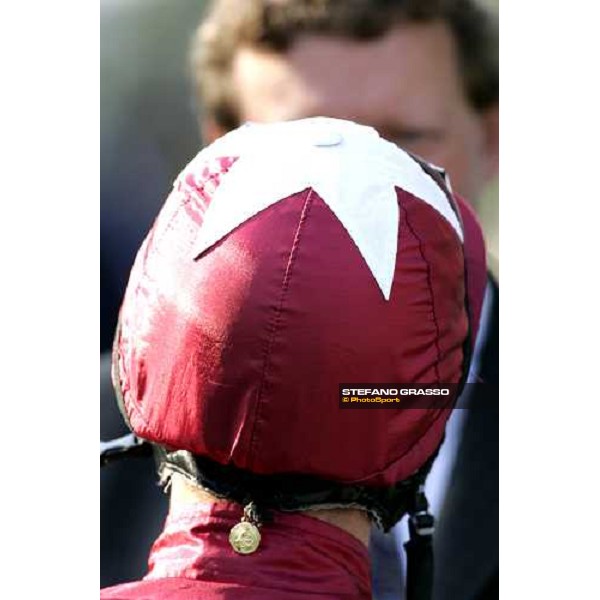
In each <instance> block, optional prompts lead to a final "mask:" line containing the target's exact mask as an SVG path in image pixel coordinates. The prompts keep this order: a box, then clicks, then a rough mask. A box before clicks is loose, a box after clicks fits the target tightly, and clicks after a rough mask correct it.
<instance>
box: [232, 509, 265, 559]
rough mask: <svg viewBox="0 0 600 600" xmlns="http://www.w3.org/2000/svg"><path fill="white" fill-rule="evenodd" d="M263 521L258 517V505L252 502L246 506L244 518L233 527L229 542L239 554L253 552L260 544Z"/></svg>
mask: <svg viewBox="0 0 600 600" xmlns="http://www.w3.org/2000/svg"><path fill="white" fill-rule="evenodd" d="M260 525H261V522H260V519H259V517H258V513H257V510H256V505H255V504H254V502H250V503H249V504H247V505H246V506H245V507H244V516H243V517H242V520H241V521H240V522H239V523H238V524H237V525H234V526H233V527H232V528H231V531H230V532H229V543H230V544H231V547H232V548H233V549H234V550H235V551H236V552H237V553H238V554H252V553H253V552H255V551H256V549H257V548H258V545H259V544H260V531H258V528H259V527H260Z"/></svg>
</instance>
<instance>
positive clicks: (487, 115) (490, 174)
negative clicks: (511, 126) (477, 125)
mask: <svg viewBox="0 0 600 600" xmlns="http://www.w3.org/2000/svg"><path fill="white" fill-rule="evenodd" d="M499 112H500V111H499V107H498V104H494V105H492V106H490V107H488V108H486V109H485V110H484V111H483V112H482V113H481V122H482V127H483V136H484V140H483V141H484V147H485V153H486V167H485V168H486V173H485V176H486V180H487V181H488V182H489V181H491V180H492V179H494V178H496V177H497V176H498V167H499V161H500V160H499V149H498V145H499V141H500V134H499V120H500V114H499Z"/></svg>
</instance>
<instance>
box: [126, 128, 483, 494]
mask: <svg viewBox="0 0 600 600" xmlns="http://www.w3.org/2000/svg"><path fill="white" fill-rule="evenodd" d="M457 206H459V208H457ZM463 221H464V222H465V223H463ZM467 221H468V223H467ZM465 236H466V237H467V239H465ZM465 255H467V256H466V261H465ZM483 257H484V250H483V240H482V237H481V232H480V229H479V226H478V225H477V223H476V221H475V220H474V217H473V215H472V214H471V213H465V212H464V203H462V201H461V200H460V199H457V198H456V197H453V196H452V194H451V193H450V192H448V190H447V189H445V186H444V185H443V184H440V182H439V181H437V180H436V179H434V178H433V177H432V176H431V174H428V173H427V172H426V171H425V170H424V169H423V168H422V166H421V164H420V163H419V162H417V161H416V160H415V159H413V158H412V157H411V156H410V155H409V154H407V153H405V152H404V151H402V150H401V149H399V148H398V147H396V146H395V145H393V144H391V143H390V142H387V141H385V140H383V139H382V138H380V137H379V135H378V134H377V132H376V131H375V130H373V129H371V128H368V127H364V126H360V125H357V124H355V123H352V122H349V121H340V120H335V119H326V118H316V119H305V120H301V121H293V122H287V123H278V124H268V125H267V124H264V125H262V124H261V125H258V124H250V125H245V126H243V127H241V128H239V129H237V130H235V131H234V132H232V133H230V134H228V135H226V136H224V137H223V138H221V139H220V140H218V141H217V142H215V143H214V144H213V145H211V146H209V147H208V148H206V149H205V150H203V151H202V152H201V153H200V154H199V155H198V156H197V157H196V158H195V159H194V160H193V161H192V162H191V163H190V164H189V165H188V166H187V167H186V168H185V169H184V171H183V172H182V173H181V174H180V176H179V177H178V178H177V180H176V182H175V184H174V188H173V191H172V192H171V194H170V195H169V197H168V199H167V201H166V203H165V205H164V207H163V209H162V210H161V212H160V214H159V216H158V218H157V220H156V222H155V224H154V226H153V228H152V230H151V231H150V233H149V234H148V236H147V238H146V239H145V241H144V243H143V245H142V247H141V249H140V251H139V253H138V255H137V258H136V260H135V264H134V266H133V269H132V272H131V276H130V280H129V284H128V287H127V291H126V294H125V298H124V302H123V305H122V308H121V314H120V327H119V331H118V333H117V337H116V340H115V363H116V364H115V366H116V368H115V371H114V373H115V378H116V380H117V381H116V384H117V385H118V387H119V388H120V391H121V394H122V398H123V408H124V411H125V413H126V416H127V418H128V421H129V424H130V426H131V428H132V429H133V431H134V432H135V433H136V434H137V435H138V436H139V437H141V438H143V439H146V440H148V441H151V442H154V443H158V444H161V445H164V446H166V447H168V448H170V449H181V450H188V451H190V452H192V453H194V454H197V455H200V456H205V457H209V458H211V459H212V460H214V461H216V462H218V463H221V464H233V465H235V466H236V467H238V468H242V469H246V470H248V471H250V472H253V473H256V474H275V473H278V474H280V473H299V474H306V475H315V476H318V477H322V478H325V479H328V480H331V481H335V482H339V483H348V484H350V483H353V484H363V485H367V486H388V485H392V484H394V483H396V482H398V481H401V480H403V479H405V478H406V477H408V476H409V475H411V474H412V473H414V472H415V471H416V470H417V469H418V468H419V467H420V466H422V465H423V464H424V463H425V462H426V460H427V459H428V458H429V457H430V456H431V455H432V454H433V453H434V452H435V451H436V449H437V448H438V446H439V444H440V442H441V440H442V436H443V431H444V426H445V423H446V421H447V418H448V416H449V413H450V409H451V406H437V407H435V408H433V407H432V408H422V409H414V408H412V409H402V408H395V409H370V410H352V409H348V410H343V409H340V407H339V397H338V385H339V384H340V383H342V382H358V381H360V382H365V381H367V382H374V383H377V382H397V383H424V384H432V383H444V384H448V383H458V382H459V381H460V380H461V379H462V377H463V372H464V370H465V368H466V362H467V361H466V360H465V348H467V345H468V344H469V343H470V340H469V337H468V336H469V328H470V329H471V337H473V338H474V335H473V333H474V330H475V329H476V324H477V322H478V318H479V316H478V315H479V311H480V309H481V300H482V298H483V288H484V285H485V283H484V282H485V260H484V258H483ZM465 262H466V263H467V265H469V264H470V263H472V264H473V265H474V269H473V270H474V271H475V272H476V276H472V277H471V276H470V280H469V282H467V280H466V270H465ZM467 287H468V290H467ZM467 291H468V292H469V293H468V294H467ZM467 296H468V299H467ZM469 309H470V310H471V314H469V313H468V310H469Z"/></svg>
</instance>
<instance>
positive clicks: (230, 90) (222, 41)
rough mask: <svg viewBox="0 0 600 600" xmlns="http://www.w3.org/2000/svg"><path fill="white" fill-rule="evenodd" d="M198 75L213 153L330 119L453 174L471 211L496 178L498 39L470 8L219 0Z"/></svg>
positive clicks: (202, 44)
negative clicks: (240, 136) (277, 128)
mask: <svg viewBox="0 0 600 600" xmlns="http://www.w3.org/2000/svg"><path fill="white" fill-rule="evenodd" d="M194 67H195V73H196V77H197V83H198V92H199V99H200V103H201V105H202V107H203V116H202V127H203V131H204V135H205V137H206V139H207V141H209V142H210V141H212V140H213V139H215V138H216V137H219V136H220V135H222V134H223V133H225V132H226V131H228V130H230V129H232V128H234V127H237V126H238V125H239V124H240V123H242V122H244V121H248V120H251V121H275V120H287V119H296V118H302V117H306V116H313V115H326V116H333V117H339V118H345V119H352V120H355V121H358V122H361V123H364V124H367V125H371V126H374V127H375V128H377V129H378V130H379V131H380V133H381V134H382V135H383V136H385V137H387V138H388V139H390V140H392V141H395V142H396V143H397V144H398V145H400V146H402V147H403V148H405V149H407V150H410V151H412V152H415V153H416V154H419V155H421V156H423V157H424V158H426V159H428V160H430V161H432V162H434V163H436V164H438V165H440V166H443V167H445V168H446V169H447V171H448V172H449V173H450V176H451V179H452V182H453V185H454V187H455V188H456V190H457V191H458V192H459V193H461V194H463V195H464V196H466V197H467V198H469V199H471V200H475V199H476V198H477V196H478V195H479V194H480V192H481V189H482V187H483V185H484V184H485V182H486V181H487V180H488V178H490V177H492V176H493V175H495V173H496V170H497V141H498V140H497V131H498V121H497V107H498V69H497V42H496V30H495V24H494V23H493V22H492V21H491V20H490V17H489V15H487V13H486V12H484V11H483V10H482V9H481V8H480V7H478V6H477V4H476V2H475V1H474V0H404V1H403V0H396V1H390V0H343V1H342V0H250V1H248V2H238V1H232V0H217V1H216V2H215V3H214V5H213V8H212V11H211V12H210V13H209V16H208V18H207V19H206V20H205V22H204V23H203V25H202V27H201V28H200V30H199V33H198V38H197V44H196V47H195V51H194Z"/></svg>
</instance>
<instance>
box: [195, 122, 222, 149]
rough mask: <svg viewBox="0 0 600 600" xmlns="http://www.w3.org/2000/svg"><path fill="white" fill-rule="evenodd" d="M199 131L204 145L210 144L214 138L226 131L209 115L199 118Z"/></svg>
mask: <svg viewBox="0 0 600 600" xmlns="http://www.w3.org/2000/svg"><path fill="white" fill-rule="evenodd" d="M200 131H201V134H202V141H203V142H204V145H205V146H208V145H209V144H212V143H213V142H214V141H215V140H217V139H218V138H220V137H221V136H223V135H225V134H226V133H227V131H226V130H225V129H223V127H221V126H220V125H219V124H218V123H217V122H216V121H215V120H214V119H212V118H210V117H205V118H202V117H201V118H200Z"/></svg>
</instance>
